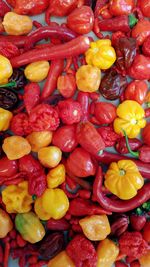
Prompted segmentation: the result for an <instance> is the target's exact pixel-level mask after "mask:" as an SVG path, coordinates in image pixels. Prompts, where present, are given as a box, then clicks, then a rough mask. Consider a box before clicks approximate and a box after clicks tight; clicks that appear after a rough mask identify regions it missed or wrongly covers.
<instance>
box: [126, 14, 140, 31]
mask: <svg viewBox="0 0 150 267" xmlns="http://www.w3.org/2000/svg"><path fill="white" fill-rule="evenodd" d="M128 18H129V26H130V28H131V29H132V28H133V27H134V26H135V25H136V24H137V22H138V19H137V18H136V17H135V16H134V15H132V14H129V15H128Z"/></svg>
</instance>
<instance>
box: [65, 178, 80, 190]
mask: <svg viewBox="0 0 150 267" xmlns="http://www.w3.org/2000/svg"><path fill="white" fill-rule="evenodd" d="M66 184H67V186H68V187H69V189H71V190H76V188H77V186H78V184H77V183H76V182H75V181H74V180H73V179H72V178H71V177H69V176H68V175H67V176H66Z"/></svg>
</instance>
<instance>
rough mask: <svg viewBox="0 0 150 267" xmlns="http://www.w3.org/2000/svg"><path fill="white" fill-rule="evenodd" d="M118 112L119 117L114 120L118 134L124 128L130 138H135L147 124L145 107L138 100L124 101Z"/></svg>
mask: <svg viewBox="0 0 150 267" xmlns="http://www.w3.org/2000/svg"><path fill="white" fill-rule="evenodd" d="M116 112H117V116H118V118H116V119H115V120H114V131H115V132H116V133H118V134H120V133H123V130H124V131H125V132H126V134H127V136H128V137H129V138H135V137H137V135H138V134H139V133H140V129H141V128H144V127H145V125H146V120H145V119H144V116H145V112H144V109H143V108H142V107H141V105H140V104H139V103H137V102H136V101H133V100H126V101H124V102H122V103H121V104H120V105H119V106H118V108H117V111H116Z"/></svg>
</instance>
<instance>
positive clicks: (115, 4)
mask: <svg viewBox="0 0 150 267" xmlns="http://www.w3.org/2000/svg"><path fill="white" fill-rule="evenodd" d="M133 8H134V0H110V1H109V11H110V13H111V14H112V15H113V16H120V15H128V14H130V13H131V12H132V9H133Z"/></svg>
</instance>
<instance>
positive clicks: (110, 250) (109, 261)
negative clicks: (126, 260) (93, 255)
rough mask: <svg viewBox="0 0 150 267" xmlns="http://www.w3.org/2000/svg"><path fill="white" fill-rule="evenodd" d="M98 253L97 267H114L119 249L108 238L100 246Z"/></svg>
mask: <svg viewBox="0 0 150 267" xmlns="http://www.w3.org/2000/svg"><path fill="white" fill-rule="evenodd" d="M96 252H97V266H96V267H112V265H113V263H114V262H115V260H116V258H117V256H118V254H119V248H118V247H117V246H116V245H115V243H114V242H113V241H111V240H109V239H107V238H106V239H105V240H103V241H101V242H100V243H99V244H98V247H97V251H96Z"/></svg>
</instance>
